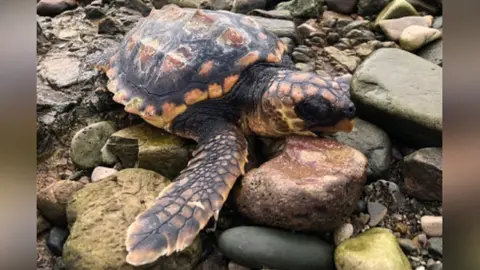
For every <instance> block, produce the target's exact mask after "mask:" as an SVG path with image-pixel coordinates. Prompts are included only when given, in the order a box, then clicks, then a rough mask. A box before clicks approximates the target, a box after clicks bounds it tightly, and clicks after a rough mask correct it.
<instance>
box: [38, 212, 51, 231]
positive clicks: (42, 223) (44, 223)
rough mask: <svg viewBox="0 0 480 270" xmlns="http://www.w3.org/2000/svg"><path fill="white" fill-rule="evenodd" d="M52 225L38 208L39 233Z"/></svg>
mask: <svg viewBox="0 0 480 270" xmlns="http://www.w3.org/2000/svg"><path fill="white" fill-rule="evenodd" d="M50 227H51V225H50V222H48V220H46V219H45V218H44V217H43V216H42V214H40V213H39V212H38V210H37V235H39V234H41V233H42V232H44V231H46V230H48V229H50Z"/></svg>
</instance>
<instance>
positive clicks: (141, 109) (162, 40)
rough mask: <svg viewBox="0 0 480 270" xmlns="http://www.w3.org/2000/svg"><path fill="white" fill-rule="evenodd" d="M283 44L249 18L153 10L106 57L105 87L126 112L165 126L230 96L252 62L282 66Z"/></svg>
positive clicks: (173, 7) (171, 8)
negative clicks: (194, 106)
mask: <svg viewBox="0 0 480 270" xmlns="http://www.w3.org/2000/svg"><path fill="white" fill-rule="evenodd" d="M285 51H286V46H285V45H284V44H283V43H282V41H281V40H280V39H278V38H277V37H276V36H275V35H274V34H272V33H271V32H269V31H267V30H266V29H264V28H262V27H261V26H260V25H259V24H258V23H257V22H255V21H254V20H253V19H251V18H249V17H247V16H244V15H240V14H235V13H231V12H227V11H210V10H199V9H188V8H179V7H178V6H176V5H167V6H164V7H163V8H162V9H157V10H155V9H154V10H152V11H151V13H150V14H149V15H148V16H147V17H145V18H142V19H141V21H139V22H138V24H137V25H136V26H135V27H134V28H132V30H130V31H129V32H128V33H127V35H126V36H125V39H124V40H123V41H122V43H121V44H120V47H119V49H118V50H117V51H116V53H115V54H114V55H113V56H112V57H111V58H110V60H109V66H108V68H107V70H106V71H107V76H108V78H109V82H108V85H107V88H108V90H109V91H111V92H113V93H114V97H113V99H114V100H115V101H116V102H118V103H121V104H123V105H125V110H126V111H127V112H130V113H134V114H137V115H140V116H141V117H142V118H143V119H145V120H146V121H147V122H149V123H151V124H153V125H155V126H157V127H166V126H167V125H168V124H169V123H170V122H171V121H172V120H173V119H174V118H175V117H176V116H177V115H179V114H181V113H183V112H184V111H185V110H186V109H187V108H188V106H190V105H192V104H195V103H197V102H201V101H203V100H207V99H217V98H221V97H223V96H224V95H226V94H228V93H229V92H230V91H231V90H232V88H233V87H234V86H235V83H236V82H237V81H238V79H239V77H240V76H241V73H242V71H243V70H245V69H246V68H248V67H249V66H251V65H252V64H254V63H258V62H261V61H263V62H269V63H272V64H275V63H280V62H281V59H282V57H283V54H284V53H285Z"/></svg>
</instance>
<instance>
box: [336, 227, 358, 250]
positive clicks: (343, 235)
mask: <svg viewBox="0 0 480 270" xmlns="http://www.w3.org/2000/svg"><path fill="white" fill-rule="evenodd" d="M352 235H353V225H352V224H350V223H345V224H343V225H342V226H340V227H338V228H337V229H335V233H334V236H333V238H334V241H335V245H336V246H338V245H339V244H340V243H342V242H343V241H345V240H347V239H349V238H350V237H352Z"/></svg>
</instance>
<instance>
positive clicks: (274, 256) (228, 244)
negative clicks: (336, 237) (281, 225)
mask: <svg viewBox="0 0 480 270" xmlns="http://www.w3.org/2000/svg"><path fill="white" fill-rule="evenodd" d="M218 245H219V248H220V250H221V251H222V252H223V253H224V254H225V255H226V256H227V257H228V258H230V259H231V260H232V261H234V262H236V263H238V264H240V265H243V266H246V267H250V268H262V267H268V268H273V269H278V270H282V269H305V270H307V269H325V270H327V269H334V267H333V261H332V256H333V248H332V247H331V246H329V245H328V244H327V243H325V242H323V241H322V240H320V239H317V238H315V237H313V236H308V235H303V234H297V233H291V232H287V231H283V230H278V229H273V228H266V227H255V226H241V227H235V228H232V229H228V230H226V231H225V232H223V233H222V234H221V235H220V237H219V239H218Z"/></svg>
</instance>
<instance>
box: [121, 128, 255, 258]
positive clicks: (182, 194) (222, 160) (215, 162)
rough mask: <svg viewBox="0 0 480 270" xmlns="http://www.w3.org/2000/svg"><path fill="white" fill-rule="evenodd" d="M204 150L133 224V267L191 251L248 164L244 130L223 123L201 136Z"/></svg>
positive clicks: (130, 242)
mask: <svg viewBox="0 0 480 270" xmlns="http://www.w3.org/2000/svg"><path fill="white" fill-rule="evenodd" d="M199 138H200V139H199V142H198V148H197V150H196V151H195V152H194V153H193V158H192V159H191V160H190V161H189V163H188V166H187V168H186V169H184V170H183V171H182V172H181V173H180V175H179V176H178V177H177V178H176V180H175V181H174V182H172V183H171V184H170V185H169V186H168V187H166V188H165V189H164V190H163V191H162V192H161V193H160V195H159V196H158V197H157V199H156V201H155V202H154V204H153V205H152V206H151V207H150V208H148V209H147V210H146V211H144V212H143V213H141V214H139V215H138V216H137V218H136V220H135V221H134V222H133V223H132V224H131V225H130V227H129V228H128V231H127V239H126V242H125V245H126V248H127V251H128V255H127V258H126V261H127V262H128V263H129V264H131V265H135V266H138V265H144V264H150V263H153V262H155V261H156V260H157V259H158V258H159V257H160V256H168V255H170V254H172V253H173V252H176V251H182V250H184V249H185V248H186V247H188V246H189V245H190V244H192V242H193V241H194V240H195V238H196V237H197V235H198V233H199V232H200V230H202V229H203V228H204V227H205V225H206V224H207V223H208V221H209V220H210V218H211V217H212V216H213V217H214V218H215V220H217V219H218V214H219V212H220V209H221V208H222V205H223V204H224V202H225V200H226V199H227V196H228V194H229V192H230V190H231V188H232V186H233V184H234V183H235V181H236V180H237V178H238V177H239V176H240V175H242V174H244V166H245V163H246V161H247V147H246V144H247V143H246V139H245V137H244V135H243V134H242V133H241V131H240V129H239V128H237V127H235V126H234V125H232V124H228V123H225V122H221V123H220V125H218V123H217V122H215V126H214V127H212V128H211V129H210V130H209V131H208V134H200V136H199Z"/></svg>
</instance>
